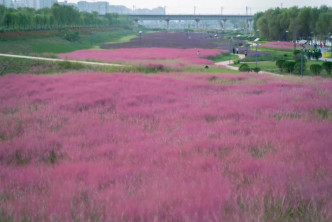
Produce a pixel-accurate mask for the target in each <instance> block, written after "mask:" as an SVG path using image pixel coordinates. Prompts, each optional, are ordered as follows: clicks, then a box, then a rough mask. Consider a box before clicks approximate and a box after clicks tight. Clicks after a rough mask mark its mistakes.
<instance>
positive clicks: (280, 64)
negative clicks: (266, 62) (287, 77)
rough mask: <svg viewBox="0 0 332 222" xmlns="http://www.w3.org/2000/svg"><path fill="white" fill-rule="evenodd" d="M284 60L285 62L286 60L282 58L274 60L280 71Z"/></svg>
mask: <svg viewBox="0 0 332 222" xmlns="http://www.w3.org/2000/svg"><path fill="white" fill-rule="evenodd" d="M284 62H286V60H284V59H279V60H277V61H276V66H278V68H279V69H280V72H282V68H283V64H284Z"/></svg>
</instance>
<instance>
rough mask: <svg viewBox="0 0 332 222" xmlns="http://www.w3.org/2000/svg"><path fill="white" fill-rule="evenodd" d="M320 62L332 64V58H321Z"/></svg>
mask: <svg viewBox="0 0 332 222" xmlns="http://www.w3.org/2000/svg"><path fill="white" fill-rule="evenodd" d="M319 60H321V61H324V62H332V58H320V59H319Z"/></svg>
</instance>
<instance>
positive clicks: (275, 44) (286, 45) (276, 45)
mask: <svg viewBox="0 0 332 222" xmlns="http://www.w3.org/2000/svg"><path fill="white" fill-rule="evenodd" d="M297 46H299V45H298V44H297ZM260 47H263V48H273V49H293V48H294V43H293V42H286V41H271V42H268V43H265V44H262V45H260Z"/></svg>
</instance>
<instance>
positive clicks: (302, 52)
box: [299, 40, 307, 77]
mask: <svg viewBox="0 0 332 222" xmlns="http://www.w3.org/2000/svg"><path fill="white" fill-rule="evenodd" d="M299 43H300V45H301V46H302V49H301V76H302V77H303V54H304V50H305V44H306V43H307V41H306V40H301V41H299Z"/></svg>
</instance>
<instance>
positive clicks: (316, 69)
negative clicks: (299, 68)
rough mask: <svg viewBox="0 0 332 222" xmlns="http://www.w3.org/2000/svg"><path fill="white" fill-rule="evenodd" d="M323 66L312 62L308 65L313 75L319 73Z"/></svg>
mask: <svg viewBox="0 0 332 222" xmlns="http://www.w3.org/2000/svg"><path fill="white" fill-rule="evenodd" d="M322 69H323V67H322V66H321V65H319V64H312V65H311V66H310V71H311V72H312V73H313V74H315V75H319V74H320V72H321V71H322Z"/></svg>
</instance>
